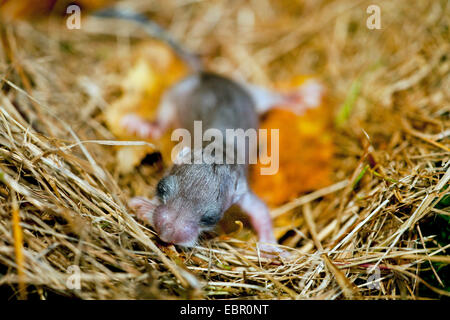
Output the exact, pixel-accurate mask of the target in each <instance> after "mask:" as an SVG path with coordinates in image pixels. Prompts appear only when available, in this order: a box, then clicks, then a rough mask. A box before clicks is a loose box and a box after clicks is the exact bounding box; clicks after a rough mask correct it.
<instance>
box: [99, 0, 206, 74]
mask: <svg viewBox="0 0 450 320" xmlns="http://www.w3.org/2000/svg"><path fill="white" fill-rule="evenodd" d="M93 15H94V16H96V17H100V18H116V19H123V20H128V21H132V22H135V23H137V24H139V25H140V26H141V27H142V28H143V29H144V30H145V32H147V33H148V34H149V35H150V36H151V37H154V38H157V39H159V40H161V41H164V42H165V43H167V44H168V45H169V46H170V47H171V48H172V49H173V50H174V51H175V53H176V54H177V55H178V56H179V57H180V58H181V59H182V60H184V61H185V62H186V63H187V64H188V65H189V66H190V67H191V68H192V69H193V70H194V71H201V70H203V65H202V62H201V60H200V58H199V57H198V56H197V55H196V54H194V53H192V52H189V51H187V50H186V49H185V48H183V47H182V46H180V45H179V44H178V43H177V42H176V41H175V40H174V39H173V38H172V37H171V36H170V34H168V33H167V32H166V30H164V29H163V28H162V27H161V26H160V25H159V24H157V23H156V22H154V21H152V20H150V19H149V18H147V17H146V16H144V15H142V14H140V13H137V12H135V11H134V10H132V9H130V8H116V7H111V8H107V9H103V10H99V11H96V12H94V14H93Z"/></svg>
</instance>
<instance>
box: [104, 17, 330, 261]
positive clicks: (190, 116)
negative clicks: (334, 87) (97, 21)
mask: <svg viewBox="0 0 450 320" xmlns="http://www.w3.org/2000/svg"><path fill="white" fill-rule="evenodd" d="M96 15H97V16H102V17H113V18H121V19H127V20H131V21H134V22H136V23H139V24H140V25H142V26H143V28H144V29H145V30H146V31H147V32H148V33H149V34H150V35H151V36H154V37H156V38H159V39H161V40H163V41H165V42H166V43H168V44H169V45H170V46H171V47H172V48H173V49H174V50H175V52H176V53H177V54H178V55H179V56H180V57H181V58H182V59H183V60H184V61H186V62H187V63H188V64H189V65H190V66H191V68H192V73H191V74H190V75H188V76H187V77H185V78H184V79H182V80H180V81H179V82H178V83H176V84H175V85H173V86H172V87H171V88H169V90H168V91H167V92H165V94H164V95H163V97H162V99H161V102H160V104H159V106H158V110H157V116H156V119H155V120H154V121H147V120H145V119H142V118H140V117H139V116H138V115H136V114H128V115H125V116H124V117H123V118H122V121H121V124H122V125H123V127H124V128H125V129H126V130H127V131H128V132H129V133H132V134H136V135H137V136H139V137H140V138H143V139H146V138H151V139H158V138H160V137H161V136H162V135H163V134H164V133H165V132H167V131H168V130H172V129H176V128H185V129H187V130H189V132H191V134H194V129H193V128H194V121H201V123H202V130H203V131H206V130H208V129H211V128H214V129H218V130H220V131H221V132H222V133H223V136H224V137H225V136H226V134H225V130H226V129H243V130H244V131H246V130H248V129H255V130H256V129H258V117H259V115H261V114H262V113H265V112H267V111H268V110H269V109H271V108H273V107H281V106H284V107H285V108H289V109H290V110H292V111H293V112H295V113H297V114H301V113H303V112H304V111H305V110H306V109H308V108H311V107H315V106H317V105H319V103H320V100H321V95H322V86H321V85H320V84H319V83H317V82H314V81H310V82H308V83H306V84H305V85H303V86H301V87H300V88H299V89H298V90H297V91H294V92H290V93H287V94H281V93H277V92H274V91H271V90H268V89H265V88H262V87H259V86H255V85H252V84H249V83H245V82H238V81H235V80H232V79H230V78H228V77H226V76H222V75H219V74H216V73H213V72H209V71H206V70H205V69H204V68H203V66H202V64H201V63H200V61H199V59H198V57H197V56H195V55H193V54H190V53H189V52H187V51H186V50H184V49H183V48H182V47H180V46H179V45H177V44H176V42H175V41H173V40H172V38H171V37H170V36H169V35H168V34H167V33H166V32H165V31H164V30H163V29H162V28H161V27H159V26H158V25H157V24H156V23H154V22H153V21H151V20H148V19H147V18H146V17H143V16H141V15H139V14H136V13H133V12H130V11H124V10H118V9H107V10H104V11H102V12H98V13H97V14H96ZM230 143H231V144H232V145H233V148H234V151H237V150H236V148H237V145H236V143H235V141H234V140H233V141H224V147H223V148H222V149H221V150H222V152H225V151H226V150H227V147H226V145H229V144H230ZM202 147H203V148H204V145H203V146H202ZM190 151H191V150H189V149H187V148H183V149H182V151H180V153H179V154H178V155H177V156H176V157H175V159H173V160H174V161H173V162H174V164H173V166H172V167H171V169H170V171H169V173H168V174H167V175H166V176H164V177H163V178H162V179H161V180H160V181H159V183H158V184H157V187H156V195H157V198H156V199H152V200H149V199H146V198H143V197H136V198H133V199H131V200H130V201H129V206H130V207H131V208H133V209H134V210H135V211H136V212H137V216H138V217H139V218H140V219H142V220H144V221H146V222H148V223H150V224H151V225H152V227H153V228H154V229H155V231H156V232H157V233H158V236H159V238H160V239H161V240H162V241H164V242H167V243H172V244H177V245H181V246H187V247H192V246H194V245H195V244H196V243H197V240H198V237H199V235H200V234H201V232H203V231H207V230H212V229H214V227H215V226H216V224H217V223H218V222H219V221H220V220H221V219H222V217H223V215H224V213H225V211H226V210H227V209H228V208H230V207H231V206H232V205H234V204H237V205H238V206H239V207H240V208H241V209H242V211H243V212H244V213H246V214H247V215H248V216H249V218H250V222H251V224H252V226H253V228H254V229H255V231H256V232H257V234H258V239H259V242H260V245H259V248H260V249H261V250H262V251H265V252H271V253H276V252H282V250H281V249H279V248H278V247H276V239H275V237H274V234H273V229H272V221H271V218H270V214H269V210H268V208H267V206H266V204H265V203H264V202H263V201H261V200H260V199H259V198H258V197H257V196H256V195H255V194H254V193H253V192H252V191H251V190H250V188H249V185H248V182H247V175H248V157H246V160H245V161H244V163H239V164H238V163H228V162H227V161H225V162H224V163H215V162H214V161H204V162H202V163H195V162H194V161H185V160H186V158H188V159H189V158H193V157H194V154H195V152H190ZM224 157H225V158H226V155H224ZM211 162H212V163H211Z"/></svg>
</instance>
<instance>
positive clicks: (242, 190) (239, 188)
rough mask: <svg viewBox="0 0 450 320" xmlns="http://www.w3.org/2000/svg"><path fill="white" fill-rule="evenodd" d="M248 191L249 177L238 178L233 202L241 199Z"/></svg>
mask: <svg viewBox="0 0 450 320" xmlns="http://www.w3.org/2000/svg"><path fill="white" fill-rule="evenodd" d="M248 191H249V190H248V183H247V179H245V178H243V177H241V178H238V180H237V181H236V185H235V189H234V195H233V202H237V201H239V200H240V199H241V198H242V196H243V195H245V194H246V193H247V192H248Z"/></svg>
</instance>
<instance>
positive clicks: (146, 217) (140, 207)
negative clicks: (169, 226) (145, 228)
mask: <svg viewBox="0 0 450 320" xmlns="http://www.w3.org/2000/svg"><path fill="white" fill-rule="evenodd" d="M158 205H159V203H158V200H157V199H152V200H149V199H147V198H144V197H134V198H131V200H130V201H128V206H129V207H130V208H131V209H133V210H134V211H136V217H137V218H138V219H139V220H142V221H146V222H149V223H150V224H153V211H154V210H155V209H156V207H157V206H158Z"/></svg>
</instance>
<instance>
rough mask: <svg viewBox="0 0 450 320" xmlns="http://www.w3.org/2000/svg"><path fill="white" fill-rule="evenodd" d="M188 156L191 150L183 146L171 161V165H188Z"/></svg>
mask: <svg viewBox="0 0 450 320" xmlns="http://www.w3.org/2000/svg"><path fill="white" fill-rule="evenodd" d="M190 155H191V148H189V147H187V146H184V147H183V148H182V149H181V150H180V152H178V154H177V156H176V157H175V159H173V163H174V164H176V165H180V164H183V163H190Z"/></svg>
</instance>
